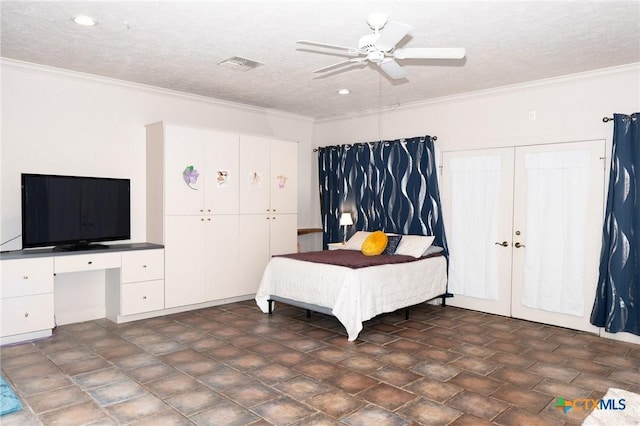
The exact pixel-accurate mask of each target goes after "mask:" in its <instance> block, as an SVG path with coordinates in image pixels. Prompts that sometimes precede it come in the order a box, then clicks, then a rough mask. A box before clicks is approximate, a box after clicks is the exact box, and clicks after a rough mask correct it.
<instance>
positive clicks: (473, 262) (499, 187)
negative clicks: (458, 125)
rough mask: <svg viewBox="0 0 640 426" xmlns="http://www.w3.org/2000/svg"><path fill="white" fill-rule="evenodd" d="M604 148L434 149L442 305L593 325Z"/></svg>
mask: <svg viewBox="0 0 640 426" xmlns="http://www.w3.org/2000/svg"><path fill="white" fill-rule="evenodd" d="M604 150H605V144H604V141H603V140H596V141H583V142H572V143H557V144H549V145H534V146H522V147H515V148H498V149H488V150H475V151H461V152H444V153H443V176H442V200H443V212H444V216H445V225H446V231H447V239H448V243H449V250H450V263H449V291H450V292H452V293H453V294H454V297H453V298H452V299H451V300H450V301H449V302H448V303H449V304H451V305H453V306H460V307H464V308H469V309H475V310H480V311H483V312H490V313H495V314H500V315H510V316H512V317H514V318H522V319H527V320H532V321H536V322H542V323H546V324H552V325H558V326H562V327H568V328H573V329H578V330H586V331H596V330H597V329H596V328H595V327H594V326H592V325H591V324H590V323H589V317H590V313H591V307H592V304H593V300H594V297H595V288H596V286H595V284H596V282H597V278H598V259H599V254H600V239H601V236H602V209H603V192H604Z"/></svg>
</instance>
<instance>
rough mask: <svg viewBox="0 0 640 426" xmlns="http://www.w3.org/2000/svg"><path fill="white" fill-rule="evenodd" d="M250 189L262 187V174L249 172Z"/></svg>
mask: <svg viewBox="0 0 640 426" xmlns="http://www.w3.org/2000/svg"><path fill="white" fill-rule="evenodd" d="M249 189H254V190H261V189H262V174H260V173H258V172H253V173H249Z"/></svg>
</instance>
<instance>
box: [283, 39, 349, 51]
mask: <svg viewBox="0 0 640 426" xmlns="http://www.w3.org/2000/svg"><path fill="white" fill-rule="evenodd" d="M296 43H299V44H307V45H309V46H316V47H324V48H327V49H337V50H346V51H347V52H349V53H353V54H358V53H360V50H359V49H356V48H355V47H347V46H338V45H337V44H328V43H320V42H317V41H310V40H298V41H296Z"/></svg>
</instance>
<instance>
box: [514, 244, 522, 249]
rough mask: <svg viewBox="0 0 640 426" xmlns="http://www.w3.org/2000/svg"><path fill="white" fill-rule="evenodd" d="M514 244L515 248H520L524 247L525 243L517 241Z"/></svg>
mask: <svg viewBox="0 0 640 426" xmlns="http://www.w3.org/2000/svg"><path fill="white" fill-rule="evenodd" d="M513 246H514V247H515V248H520V247H524V244H520V243H515V244H514V245H513Z"/></svg>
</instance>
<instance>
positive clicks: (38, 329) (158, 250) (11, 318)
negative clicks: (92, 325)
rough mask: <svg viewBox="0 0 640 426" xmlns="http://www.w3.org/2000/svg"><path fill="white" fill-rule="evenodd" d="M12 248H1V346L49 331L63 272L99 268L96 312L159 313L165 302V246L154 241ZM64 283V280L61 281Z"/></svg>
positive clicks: (122, 316)
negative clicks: (67, 247)
mask: <svg viewBox="0 0 640 426" xmlns="http://www.w3.org/2000/svg"><path fill="white" fill-rule="evenodd" d="M86 247H87V248H88V249H89V250H77V251H54V250H53V249H52V248H42V249H27V250H16V251H12V252H8V253H2V254H0V278H1V279H0V346H1V345H6V344H11V343H17V342H24V341H28V340H33V339H39V338H43V337H48V336H51V334H52V329H53V328H54V327H55V326H56V316H57V319H58V324H60V323H62V324H69V323H72V322H80V321H84V319H82V318H79V319H77V320H76V319H74V317H73V316H69V315H68V313H67V318H65V319H64V320H63V321H61V322H60V319H61V316H62V314H64V313H60V314H61V315H56V307H55V301H56V300H64V298H65V297H66V296H68V294H67V293H65V292H64V291H62V292H60V290H61V287H59V286H57V285H56V282H57V280H58V279H63V280H64V278H63V277H64V276H65V275H66V274H69V273H77V272H91V271H96V272H98V271H101V272H102V276H103V277H104V278H103V283H102V286H103V287H104V288H103V289H102V291H103V292H104V306H103V307H96V308H97V311H94V312H93V313H92V316H93V317H94V318H101V317H106V318H107V319H109V320H111V321H113V322H115V323H122V322H128V321H134V320H138V319H142V318H149V317H152V316H158V315H161V314H162V313H163V310H164V308H165V305H164V248H163V246H162V245H158V244H152V243H130V244H110V245H109V246H102V247H101V248H102V250H93V248H95V246H93V245H89V246H86ZM63 287H64V286H63Z"/></svg>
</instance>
